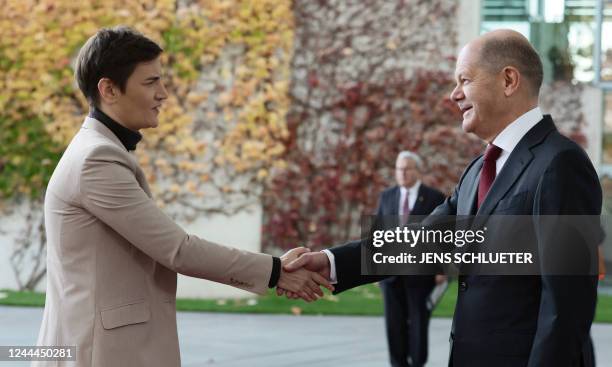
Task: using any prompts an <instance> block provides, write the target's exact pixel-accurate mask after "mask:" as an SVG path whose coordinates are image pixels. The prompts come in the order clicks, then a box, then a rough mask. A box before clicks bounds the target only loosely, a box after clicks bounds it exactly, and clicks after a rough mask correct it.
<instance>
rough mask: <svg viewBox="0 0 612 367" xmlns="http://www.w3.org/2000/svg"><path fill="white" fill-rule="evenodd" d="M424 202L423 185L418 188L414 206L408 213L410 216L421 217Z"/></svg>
mask: <svg viewBox="0 0 612 367" xmlns="http://www.w3.org/2000/svg"><path fill="white" fill-rule="evenodd" d="M424 202H425V189H424V188H423V184H421V185H420V186H419V191H418V192H417V198H416V201H415V202H414V206H413V207H412V210H411V211H410V215H413V214H414V215H421V213H423V203H424Z"/></svg>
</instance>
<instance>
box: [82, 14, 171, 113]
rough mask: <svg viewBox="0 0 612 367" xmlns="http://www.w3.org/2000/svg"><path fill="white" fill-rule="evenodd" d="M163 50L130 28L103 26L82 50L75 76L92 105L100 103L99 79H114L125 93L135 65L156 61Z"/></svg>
mask: <svg viewBox="0 0 612 367" xmlns="http://www.w3.org/2000/svg"><path fill="white" fill-rule="evenodd" d="M162 52H163V49H162V48H161V47H159V45H158V44H157V43H155V42H153V41H151V40H150V39H148V38H147V37H145V36H144V35H142V34H141V33H139V32H137V31H135V30H133V29H131V28H129V27H125V26H118V27H113V28H102V29H100V30H99V31H98V32H97V33H96V34H95V35H93V36H92V37H91V38H90V39H89V40H87V42H86V43H85V45H83V47H82V48H81V50H80V51H79V55H78V56H77V60H76V67H75V71H74V77H75V79H76V81H77V84H78V85H79V89H81V92H83V94H84V95H85V97H86V98H87V100H88V101H89V104H90V105H92V106H98V104H99V103H100V94H99V93H98V82H99V81H100V79H102V78H108V79H110V80H112V81H113V83H115V84H116V85H117V86H118V87H119V90H121V92H125V86H126V84H127V80H128V78H129V77H130V75H132V73H133V72H134V69H135V68H136V65H138V64H139V63H141V62H147V61H152V60H155V59H156V58H157V57H158V56H159V55H160V54H161V53H162Z"/></svg>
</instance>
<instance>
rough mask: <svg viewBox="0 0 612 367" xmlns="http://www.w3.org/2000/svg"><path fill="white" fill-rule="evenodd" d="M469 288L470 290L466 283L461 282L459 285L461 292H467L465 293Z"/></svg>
mask: <svg viewBox="0 0 612 367" xmlns="http://www.w3.org/2000/svg"><path fill="white" fill-rule="evenodd" d="M467 288H468V285H467V283H466V282H460V283H459V290H460V291H461V292H465V291H466V290H467Z"/></svg>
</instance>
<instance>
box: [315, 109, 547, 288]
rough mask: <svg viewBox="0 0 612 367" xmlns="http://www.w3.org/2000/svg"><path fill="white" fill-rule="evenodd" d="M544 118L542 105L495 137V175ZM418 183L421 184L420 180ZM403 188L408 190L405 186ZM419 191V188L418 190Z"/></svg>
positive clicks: (331, 275) (332, 264)
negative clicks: (496, 153)
mask: <svg viewBox="0 0 612 367" xmlns="http://www.w3.org/2000/svg"><path fill="white" fill-rule="evenodd" d="M542 118H544V115H542V111H541V110H540V107H536V108H534V109H532V110H529V111H528V112H526V113H524V114H523V115H521V116H520V117H519V118H517V119H516V120H514V121H512V122H511V123H510V125H508V126H506V128H505V129H504V130H502V132H501V133H499V134H498V135H497V136H496V137H495V139H494V140H493V144H494V145H496V146H498V147H500V148H501V149H502V153H501V154H500V156H499V158H497V161H496V162H495V163H496V164H495V175H498V174H499V172H500V171H501V170H502V168H503V167H504V164H506V161H507V160H508V157H510V153H512V151H513V150H514V148H515V147H516V145H517V144H518V143H519V141H521V139H522V138H523V136H525V134H527V132H529V130H531V128H533V127H534V126H535V125H536V124H537V123H538V122H540V120H542ZM417 184H419V185H420V182H418V183H417ZM415 186H416V185H415ZM402 189H403V190H406V189H404V188H402ZM410 190H412V187H411V188H410ZM410 190H406V191H410ZM417 193H418V190H417ZM404 195H405V194H404V191H402V198H401V199H400V207H399V208H400V211H399V213H401V209H402V207H401V205H402V203H403V202H404V201H403V198H405V196H404ZM408 200H409V202H410V208H411V209H412V208H413V207H414V201H413V198H412V197H410V198H409V199H408ZM414 200H416V194H415V196H414ZM323 252H324V253H325V254H326V255H327V258H328V259H329V265H330V272H329V278H330V279H329V280H330V283H332V284H336V283H338V277H337V275H336V260H335V258H334V254H333V253H332V252H331V251H329V250H323Z"/></svg>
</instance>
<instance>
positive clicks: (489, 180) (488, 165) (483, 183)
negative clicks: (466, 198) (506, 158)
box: [478, 144, 502, 208]
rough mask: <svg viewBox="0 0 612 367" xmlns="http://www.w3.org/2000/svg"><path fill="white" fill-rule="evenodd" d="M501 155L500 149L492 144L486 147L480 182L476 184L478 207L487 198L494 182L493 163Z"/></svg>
mask: <svg viewBox="0 0 612 367" xmlns="http://www.w3.org/2000/svg"><path fill="white" fill-rule="evenodd" d="M501 153H502V149H501V148H500V147H498V146H495V145H493V144H489V145H487V149H486V150H485V154H484V164H483V165H482V170H481V171H480V182H479V183H478V207H479V208H480V205H481V204H482V202H483V201H484V199H485V197H487V193H488V192H489V189H490V188H491V186H492V185H493V181H495V162H496V161H497V158H499V156H500V155H501Z"/></svg>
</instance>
